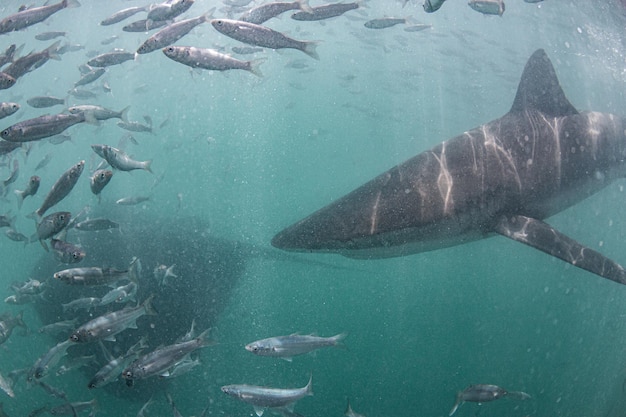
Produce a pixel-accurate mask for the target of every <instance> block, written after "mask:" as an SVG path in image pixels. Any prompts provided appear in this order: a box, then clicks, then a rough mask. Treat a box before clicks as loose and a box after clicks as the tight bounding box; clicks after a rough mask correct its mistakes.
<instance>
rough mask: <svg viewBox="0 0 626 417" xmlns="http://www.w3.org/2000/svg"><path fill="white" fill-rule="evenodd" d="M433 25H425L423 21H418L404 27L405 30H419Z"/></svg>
mask: <svg viewBox="0 0 626 417" xmlns="http://www.w3.org/2000/svg"><path fill="white" fill-rule="evenodd" d="M432 27H433V25H427V24H424V23H418V24H415V25H411V26H407V27H405V28H404V31H405V32H421V31H422V30H426V29H430V28H432Z"/></svg>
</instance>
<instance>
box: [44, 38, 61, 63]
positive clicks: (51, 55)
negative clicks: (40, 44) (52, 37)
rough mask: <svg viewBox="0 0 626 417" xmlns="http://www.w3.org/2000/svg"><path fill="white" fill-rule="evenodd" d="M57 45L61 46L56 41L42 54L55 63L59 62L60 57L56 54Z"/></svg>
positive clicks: (59, 42)
mask: <svg viewBox="0 0 626 417" xmlns="http://www.w3.org/2000/svg"><path fill="white" fill-rule="evenodd" d="M59 45H61V41H56V42H55V43H53V44H52V45H50V46H49V47H47V48H46V49H45V50H44V52H45V53H46V54H47V55H48V58H50V59H54V60H55V61H60V60H61V57H60V56H59V54H58V50H59Z"/></svg>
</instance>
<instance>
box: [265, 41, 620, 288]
mask: <svg viewBox="0 0 626 417" xmlns="http://www.w3.org/2000/svg"><path fill="white" fill-rule="evenodd" d="M625 126H626V124H625V123H624V120H623V119H622V118H621V117H618V116H615V115H612V114H606V113H597V112H581V113H579V112H578V111H577V110H576V109H575V108H574V107H573V106H572V105H571V104H570V102H569V101H568V100H567V98H566V97H565V94H564V92H563V90H562V89H561V86H560V85H559V81H558V79H557V76H556V73H555V71H554V68H553V66H552V63H551V62H550V59H549V58H548V56H547V55H546V53H545V52H544V51H543V50H542V49H540V50H537V51H536V52H535V53H534V54H533V55H532V56H531V57H530V59H529V60H528V62H527V64H526V67H525V68H524V72H523V74H522V77H521V81H520V84H519V87H518V90H517V95H516V97H515V100H514V102H513V106H512V107H511V110H510V111H509V112H508V113H507V114H505V115H504V116H502V117H501V118H499V119H496V120H494V121H491V122H489V123H487V124H485V125H482V126H479V127H477V128H475V129H472V130H470V131H467V132H465V133H463V134H462V135H459V136H457V137H455V138H452V139H449V140H447V141H445V142H443V143H441V144H439V145H437V146H435V147H434V148H433V149H431V150H430V151H426V152H423V153H421V154H419V155H417V156H415V157H413V158H411V159H409V160H408V161H406V162H404V163H402V164H400V165H398V166H396V167H395V168H392V169H391V170H389V171H387V172H385V173H383V174H382V175H379V176H378V177H376V178H374V179H373V180H371V181H370V182H368V183H366V184H364V185H362V186H361V187H359V188H357V189H356V190H354V191H352V192H351V193H349V194H347V195H346V196H344V197H342V198H340V199H339V200H337V201H335V202H334V203H331V204H330V205H328V206H326V207H324V208H322V209H320V210H319V211H317V212H315V213H313V214H312V215H310V216H309V217H307V218H305V219H303V220H301V221H299V222H297V223H295V224H294V225H292V226H290V227H288V228H286V229H285V230H283V231H281V232H280V233H278V234H277V235H276V236H275V237H274V238H273V239H272V245H273V246H275V247H277V248H280V249H284V250H292V251H301V252H335V253H340V254H342V255H345V256H348V257H353V258H365V259H372V258H384V257H394V256H404V255H409V254H413V253H418V252H424V251H428V250H434V249H440V248H444V247H449V246H454V245H459V244H463V243H467V242H470V241H473V240H477V239H482V238H486V237H489V236H490V235H493V234H494V233H497V234H500V235H503V236H506V237H509V238H511V239H513V240H515V241H518V242H522V243H525V244H527V245H529V246H532V247H534V248H536V249H539V250H541V251H543V252H546V253H548V254H550V255H552V256H555V257H557V258H559V259H562V260H564V261H566V262H569V263H570V264H572V265H575V266H577V267H579V268H582V269H585V270H587V271H590V272H593V273H594V274H597V275H599V276H601V277H604V278H607V279H610V280H613V281H616V282H618V283H621V284H626V271H625V270H624V268H622V267H621V266H620V265H619V264H617V263H615V262H613V261H612V260H610V259H608V258H606V257H605V256H603V255H602V254H600V253H599V252H596V251H594V250H592V249H590V248H587V247H585V246H583V245H581V244H580V243H578V242H576V241H574V240H573V239H571V238H569V237H567V236H565V235H564V234H562V233H561V232H559V231H557V230H555V229H554V228H552V227H551V226H550V225H548V224H546V223H544V222H543V221H542V220H543V219H546V218H548V217H550V216H552V215H554V214H556V213H558V212H560V211H562V210H564V209H566V208H568V207H570V206H572V205H574V204H576V203H578V202H580V201H582V200H584V199H585V198H587V197H589V196H590V195H592V194H594V193H596V192H598V191H600V190H601V189H603V188H604V187H606V186H607V185H608V184H610V183H611V182H612V181H613V180H615V179H618V178H622V177H624V176H626V163H625V158H626V136H625V133H624V128H625Z"/></svg>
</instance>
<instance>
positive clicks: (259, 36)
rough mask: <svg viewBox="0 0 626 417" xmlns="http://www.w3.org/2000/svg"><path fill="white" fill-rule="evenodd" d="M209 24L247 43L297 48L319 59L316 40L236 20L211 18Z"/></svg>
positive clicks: (277, 47) (222, 32)
mask: <svg viewBox="0 0 626 417" xmlns="http://www.w3.org/2000/svg"><path fill="white" fill-rule="evenodd" d="M211 24H212V25H213V27H214V28H215V29H217V31H218V32H220V33H221V34H223V35H226V36H228V37H230V38H233V39H236V40H238V41H240V42H243V43H247V44H249V45H256V46H261V47H264V48H272V49H283V48H292V49H298V50H300V51H302V52H304V53H305V54H307V55H309V56H310V57H312V58H315V59H319V56H318V55H317V52H316V51H315V48H316V46H317V43H316V42H312V41H299V40H295V39H292V38H290V37H288V36H285V35H283V34H282V33H280V32H277V31H275V30H272V29H270V28H267V27H265V26H261V25H255V24H254V23H248V22H240V21H238V20H230V19H213V20H211Z"/></svg>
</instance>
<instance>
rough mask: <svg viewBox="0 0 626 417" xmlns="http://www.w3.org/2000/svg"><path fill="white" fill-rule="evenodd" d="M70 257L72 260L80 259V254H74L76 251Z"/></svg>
mask: <svg viewBox="0 0 626 417" xmlns="http://www.w3.org/2000/svg"><path fill="white" fill-rule="evenodd" d="M72 257H73V258H74V259H80V252H76V251H74V252H72Z"/></svg>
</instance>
